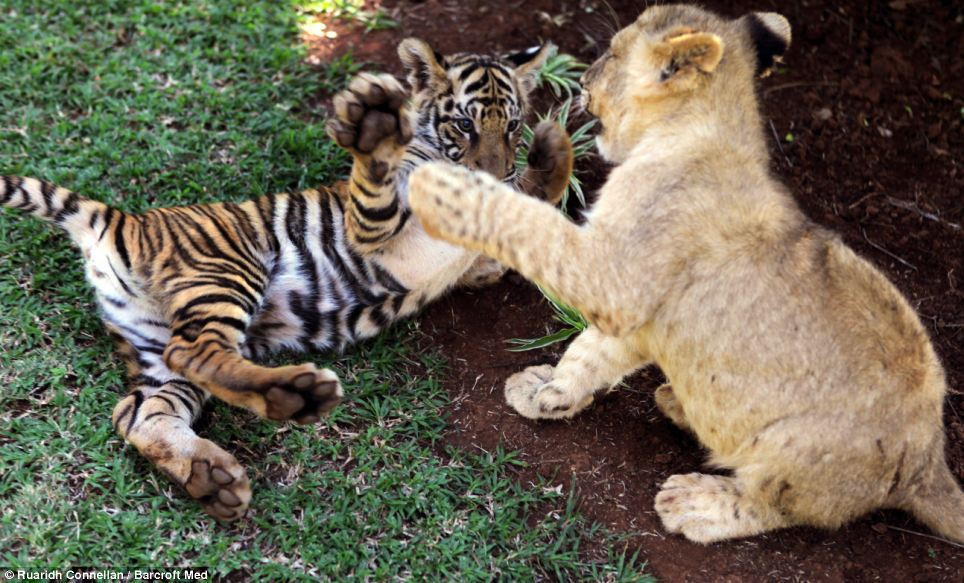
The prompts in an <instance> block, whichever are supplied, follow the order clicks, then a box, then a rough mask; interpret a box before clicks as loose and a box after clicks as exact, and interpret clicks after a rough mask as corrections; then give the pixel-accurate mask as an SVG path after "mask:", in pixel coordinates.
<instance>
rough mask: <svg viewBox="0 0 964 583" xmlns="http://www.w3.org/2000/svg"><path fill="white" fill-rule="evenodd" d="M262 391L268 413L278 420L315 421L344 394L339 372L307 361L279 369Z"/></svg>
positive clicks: (336, 403) (269, 417)
mask: <svg viewBox="0 0 964 583" xmlns="http://www.w3.org/2000/svg"><path fill="white" fill-rule="evenodd" d="M278 373H279V374H278V377H277V378H275V379H272V380H271V381H269V382H268V383H267V384H266V385H265V387H264V391H263V395H264V400H265V417H267V418H268V419H273V420H275V421H288V420H291V421H294V422H295V423H299V424H308V423H316V422H317V421H318V420H319V419H321V417H322V416H324V415H325V414H327V413H328V412H329V411H331V410H332V409H334V408H335V406H336V405H338V403H339V402H340V401H341V397H342V395H343V394H344V392H343V391H342V388H341V383H339V382H338V375H336V374H335V373H333V372H332V371H330V370H328V369H321V370H318V369H317V368H315V366H314V365H311V364H305V365H301V366H295V367H284V368H283V369H279V371H278Z"/></svg>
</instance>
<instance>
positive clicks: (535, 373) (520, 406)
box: [505, 364, 592, 419]
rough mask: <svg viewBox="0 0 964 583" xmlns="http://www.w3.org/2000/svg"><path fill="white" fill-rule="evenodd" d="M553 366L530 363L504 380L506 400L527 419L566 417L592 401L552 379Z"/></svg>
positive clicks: (590, 396) (588, 397)
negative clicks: (530, 364)
mask: <svg viewBox="0 0 964 583" xmlns="http://www.w3.org/2000/svg"><path fill="white" fill-rule="evenodd" d="M553 371H554V369H553V367H552V366H550V365H548V364H544V365H541V366H530V367H529V368H527V369H525V370H524V371H522V372H518V373H516V374H514V375H512V376H511V377H509V378H508V379H506V381H505V400H506V402H507V403H508V404H509V405H510V406H511V407H512V408H513V409H515V410H516V412H518V413H519V415H522V416H523V417H528V418H529V419H567V418H569V417H572V416H573V415H575V414H576V413H578V412H580V411H582V410H583V409H585V408H586V407H587V406H589V404H590V403H592V395H588V396H586V397H582V396H580V395H577V394H576V393H575V392H574V391H572V390H570V389H567V388H566V387H565V386H563V385H561V384H559V383H558V382H556V381H554V380H553Z"/></svg>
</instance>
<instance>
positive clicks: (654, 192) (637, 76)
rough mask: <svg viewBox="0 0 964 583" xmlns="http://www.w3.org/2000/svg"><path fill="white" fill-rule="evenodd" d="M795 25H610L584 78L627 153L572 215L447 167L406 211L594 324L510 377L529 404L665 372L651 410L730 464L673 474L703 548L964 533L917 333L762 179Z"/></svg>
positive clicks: (663, 12) (665, 496)
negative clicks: (581, 217)
mask: <svg viewBox="0 0 964 583" xmlns="http://www.w3.org/2000/svg"><path fill="white" fill-rule="evenodd" d="M790 36H791V34H790V25H789V23H788V22H787V21H786V19H785V18H783V17H782V16H780V15H778V14H774V13H751V14H747V15H745V16H743V17H742V18H738V19H735V20H729V19H724V18H721V17H719V16H717V15H715V14H712V13H710V12H707V11H705V10H702V9H700V8H696V7H691V6H675V5H670V6H655V7H651V8H649V9H647V10H646V11H645V12H643V14H642V15H641V16H640V17H639V19H638V20H637V21H636V22H635V23H634V24H632V25H630V26H628V27H627V28H625V29H623V30H621V31H620V32H619V33H618V34H617V35H616V36H615V37H614V38H613V40H612V43H611V46H610V48H609V50H608V51H607V52H606V54H605V55H604V56H603V57H601V58H600V59H599V60H598V61H596V62H595V63H594V64H593V66H592V67H591V68H590V69H589V70H588V71H587V72H586V74H585V76H584V77H583V87H584V92H583V100H584V104H585V105H586V106H587V108H588V110H589V111H590V112H591V113H592V114H593V115H595V116H596V117H598V118H599V120H600V121H601V124H602V128H603V130H602V133H601V134H600V136H599V137H598V149H599V151H600V152H601V153H602V154H603V156H604V157H606V158H607V159H609V160H610V161H612V162H615V163H617V164H618V167H616V168H615V169H614V170H613V171H612V173H611V175H610V177H609V179H608V181H607V182H606V184H605V185H604V186H603V188H602V190H601V192H600V196H599V200H598V202H597V203H596V204H595V206H594V207H593V209H592V211H591V212H590V214H589V216H588V219H587V222H586V224H585V225H584V226H577V225H575V224H573V223H572V222H570V221H569V220H567V219H566V218H565V217H563V216H562V215H560V214H559V213H558V211H556V210H555V209H553V208H552V207H550V206H549V205H547V204H544V203H541V202H539V201H537V200H534V199H532V198H531V197H524V196H521V195H519V194H518V193H516V192H514V191H513V190H512V189H510V188H509V187H507V186H505V185H503V184H499V182H498V181H496V180H493V179H491V178H489V177H487V176H483V175H480V174H478V173H472V172H470V171H468V170H465V169H457V168H454V167H452V166H450V165H444V164H429V165H426V166H423V167H421V168H420V169H419V170H417V171H416V172H415V173H414V174H413V176H412V179H411V185H410V186H411V191H410V197H411V199H410V200H411V204H412V208H413V210H414V212H415V213H416V215H417V216H418V217H419V218H420V219H421V222H422V224H423V225H424V226H425V228H426V229H427V231H428V232H429V233H431V234H434V235H435V236H438V237H441V238H443V239H444V240H446V241H449V242H453V243H457V244H460V245H463V246H466V247H468V248H470V249H473V250H478V251H482V252H483V253H485V254H487V255H489V256H491V257H493V258H495V259H497V260H498V261H500V262H502V263H504V264H505V265H507V266H509V267H512V268H514V269H516V270H518V271H519V272H520V273H522V274H523V275H524V276H526V277H528V278H530V279H532V280H534V281H535V282H537V283H539V284H540V285H541V286H543V287H545V288H546V289H547V290H548V291H549V292H551V293H552V294H553V295H554V296H556V297H558V298H560V299H561V300H562V301H564V302H567V303H569V304H572V305H573V306H575V307H576V308H578V309H579V310H580V311H581V312H582V313H583V314H584V315H585V316H586V318H587V319H588V321H589V322H590V324H591V326H590V327H589V328H588V329H587V330H586V331H585V332H583V333H582V334H581V335H580V336H579V337H577V338H576V339H575V341H573V343H572V344H571V345H570V347H569V348H568V350H567V351H566V353H565V355H564V356H563V357H562V360H561V361H560V362H559V364H558V365H556V366H555V367H548V366H542V367H532V368H529V369H527V370H525V371H523V372H520V373H518V374H516V375H514V376H512V377H511V378H509V379H508V381H507V382H506V387H505V390H506V398H507V400H508V402H509V404H510V405H511V406H512V407H513V408H514V409H516V410H517V411H518V412H519V413H520V414H521V415H523V416H525V417H529V418H533V419H558V418H568V417H572V416H573V415H575V414H576V413H578V412H579V411H581V410H582V409H583V408H585V407H586V406H588V405H589V404H590V403H591V402H592V400H593V395H594V394H595V393H596V392H597V391H600V390H608V389H610V388H611V387H612V386H614V385H615V384H616V383H617V382H618V381H619V380H620V379H622V378H623V377H625V376H626V375H628V374H630V373H632V372H633V371H634V370H636V369H638V368H640V367H643V366H647V365H649V364H652V363H655V364H656V365H658V366H659V367H660V368H661V369H662V370H663V372H664V374H665V375H666V377H667V379H668V380H669V383H668V384H667V385H664V386H663V387H660V389H659V390H657V392H656V402H657V404H658V405H659V407H660V409H661V410H662V411H663V412H664V413H665V414H666V415H667V416H668V417H669V418H670V419H672V420H673V421H674V422H675V423H676V424H677V425H679V426H680V427H683V428H685V429H687V430H689V431H691V432H693V433H694V434H695V435H696V436H697V437H698V438H699V440H700V441H701V442H702V443H703V444H704V445H705V446H706V447H707V448H708V449H709V450H710V451H711V452H712V463H713V464H714V465H715V466H716V467H719V468H722V469H726V470H729V471H730V473H729V475H717V474H705V473H692V474H685V475H675V476H671V477H670V478H669V479H668V480H666V482H665V483H664V484H663V487H662V489H661V491H660V492H659V494H658V495H657V497H656V511H657V512H658V513H659V516H660V518H661V519H662V521H663V524H664V525H665V527H666V528H667V529H668V530H669V531H671V532H677V533H682V534H683V535H685V536H686V537H687V538H689V539H691V540H694V541H698V542H702V543H709V542H713V541H718V540H724V539H730V538H735V537H744V536H750V535H754V534H757V533H761V532H765V531H768V530H773V529H776V528H782V527H788V526H793V525H815V526H819V527H826V528H834V527H837V526H840V525H841V524H843V523H845V522H847V521H849V520H852V519H854V518H856V517H858V516H860V515H862V514H864V513H866V512H869V511H871V510H874V509H876V508H881V507H890V508H902V509H905V510H909V511H911V512H913V513H914V515H915V516H917V517H918V518H919V519H920V520H921V521H923V522H924V523H926V524H927V525H929V526H930V527H931V528H932V529H933V530H934V531H936V532H937V533H939V534H941V535H943V536H945V537H948V538H950V539H953V540H955V541H958V542H964V493H962V492H961V488H960V486H959V485H958V484H957V482H956V480H955V477H954V476H953V475H952V473H951V471H950V470H949V469H948V466H947V463H946V462H945V458H944V433H943V428H942V423H941V415H942V407H943V401H944V395H945V393H946V391H947V386H946V381H945V377H944V372H943V370H942V368H941V365H940V362H939V361H938V358H937V356H936V354H935V352H934V349H933V346H932V345H931V342H930V340H929V338H928V335H927V333H926V331H925V330H924V328H923V326H922V325H921V323H920V320H919V319H918V317H917V315H916V314H915V313H914V311H913V309H912V308H911V307H910V306H909V304H908V303H907V301H906V300H905V299H904V298H903V297H902V296H901V294H900V293H899V292H898V291H897V289H896V288H895V287H894V286H893V285H892V284H891V283H890V282H889V281H888V280H887V279H886V278H885V277H884V276H883V275H882V274H881V273H880V272H879V271H878V270H877V269H875V268H874V267H873V266H872V265H871V264H870V263H868V262H867V261H865V260H864V259H862V258H860V257H858V256H857V255H856V254H855V253H854V252H853V251H852V250H851V249H850V248H848V247H847V246H846V245H845V244H844V243H843V242H842V241H841V240H840V238H839V237H838V236H836V235H835V234H833V233H832V232H830V231H828V230H826V229H824V228H822V227H820V226H818V225H816V224H814V223H813V222H812V221H810V220H809V219H808V218H807V217H805V216H804V215H803V213H802V212H801V211H800V209H799V208H798V206H797V204H796V202H795V201H794V199H793V197H792V196H791V195H790V194H789V193H788V192H787V191H786V189H785V188H784V187H783V186H782V185H781V184H780V183H779V182H778V181H777V180H776V179H774V177H773V176H771V173H770V170H769V154H768V151H767V145H766V135H765V133H764V131H763V123H762V119H761V115H760V112H759V107H758V102H757V96H756V93H755V88H754V78H755V77H756V76H758V75H760V74H761V73H764V72H766V70H767V69H768V68H769V67H770V66H771V65H772V64H773V61H774V59H776V58H778V57H779V56H780V55H781V54H782V53H783V52H784V51H785V50H786V48H787V47H788V46H789V43H790ZM532 225H538V228H532Z"/></svg>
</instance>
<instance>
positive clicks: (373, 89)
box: [326, 73, 412, 156]
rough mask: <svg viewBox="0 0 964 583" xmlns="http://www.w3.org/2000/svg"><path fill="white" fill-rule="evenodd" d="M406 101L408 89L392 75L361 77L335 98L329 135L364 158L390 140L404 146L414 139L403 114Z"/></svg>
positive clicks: (362, 75) (406, 118)
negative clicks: (333, 114)
mask: <svg viewBox="0 0 964 583" xmlns="http://www.w3.org/2000/svg"><path fill="white" fill-rule="evenodd" d="M407 97H408V94H407V92H406V91H405V88H404V87H403V86H402V84H401V83H399V82H398V80H397V79H395V78H394V77H392V76H391V75H372V74H370V73H362V74H360V75H358V76H357V77H355V78H354V79H352V80H351V83H349V85H348V89H346V90H344V91H342V92H341V93H339V94H338V95H336V96H335V99H334V105H335V116H334V118H333V119H331V120H329V121H328V124H327V126H326V129H327V131H328V135H329V136H331V138H332V139H333V140H335V142H337V143H338V145H339V146H341V147H343V148H345V149H347V150H349V151H350V152H352V153H353V154H355V155H361V156H364V155H368V154H371V153H372V152H374V151H375V149H376V148H377V147H378V146H379V145H380V144H382V143H383V142H385V140H388V139H390V138H391V139H392V140H393V142H391V145H392V146H402V145H404V144H406V143H408V141H409V140H410V139H411V138H412V130H411V127H410V125H409V119H408V116H407V115H406V113H405V111H404V106H405V100H406V99H407Z"/></svg>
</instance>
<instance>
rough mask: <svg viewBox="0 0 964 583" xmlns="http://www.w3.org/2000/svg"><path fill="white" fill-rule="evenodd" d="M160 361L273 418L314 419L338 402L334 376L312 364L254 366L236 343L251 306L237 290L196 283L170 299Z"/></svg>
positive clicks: (228, 399)
mask: <svg viewBox="0 0 964 583" xmlns="http://www.w3.org/2000/svg"><path fill="white" fill-rule="evenodd" d="M168 309H169V310H170V321H171V328H172V336H171V340H170V342H169V343H168V345H167V347H166V348H165V349H164V355H163V357H164V363H165V364H166V365H167V366H168V367H169V368H170V369H171V370H172V371H174V372H175V373H176V374H180V375H183V376H185V377H187V379H188V380H190V381H191V382H192V383H195V384H197V385H198V386H200V387H201V388H203V389H205V390H206V391H208V392H210V393H211V394H213V395H214V396H216V397H217V398H219V399H221V400H222V401H224V402H226V403H229V404H231V405H235V406H239V407H244V408H246V409H249V410H251V411H254V412H255V413H257V414H258V415H260V416H261V417H265V418H268V419H273V420H277V421H285V420H289V419H290V420H293V421H295V422H296V423H314V422H316V421H318V419H319V418H320V417H321V416H322V415H324V414H325V413H327V412H328V411H330V410H331V409H333V408H334V407H335V405H337V404H338V402H339V401H340V400H341V396H342V389H341V385H340V384H339V383H338V377H337V375H335V373H334V372H332V371H330V370H328V369H321V370H319V369H318V368H317V367H315V365H314V364H302V365H296V366H281V367H276V368H271V367H265V366H260V365H257V364H255V363H253V362H251V361H250V360H247V359H246V358H244V357H243V356H242V355H241V353H240V347H241V346H242V345H243V343H244V335H245V330H246V329H247V327H248V325H249V324H250V322H251V318H252V315H253V312H254V310H255V306H253V305H251V302H250V297H246V296H245V295H244V294H241V293H240V292H239V291H237V290H235V289H232V288H227V287H217V286H213V285H204V284H201V285H197V286H194V287H191V288H189V289H187V290H185V291H183V292H180V293H178V294H176V295H175V296H174V297H173V298H172V299H171V301H170V305H169V307H168Z"/></svg>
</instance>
